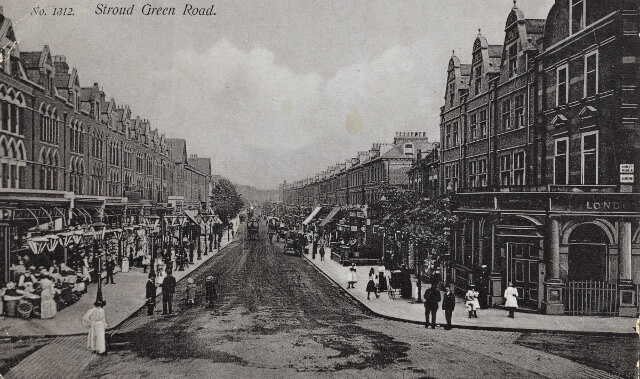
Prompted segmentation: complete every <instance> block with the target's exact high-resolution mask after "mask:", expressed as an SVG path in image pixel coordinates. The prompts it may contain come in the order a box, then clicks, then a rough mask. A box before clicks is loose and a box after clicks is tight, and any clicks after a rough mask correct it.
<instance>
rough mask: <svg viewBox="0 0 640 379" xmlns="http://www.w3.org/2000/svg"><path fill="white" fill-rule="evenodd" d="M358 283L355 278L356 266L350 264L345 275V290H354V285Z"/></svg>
mask: <svg viewBox="0 0 640 379" xmlns="http://www.w3.org/2000/svg"><path fill="white" fill-rule="evenodd" d="M357 282H358V279H357V277H356V264H355V263H351V267H349V272H348V273H347V288H356V287H355V284H356V283H357Z"/></svg>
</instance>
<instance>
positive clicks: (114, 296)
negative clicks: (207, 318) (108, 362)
mask: <svg viewBox="0 0 640 379" xmlns="http://www.w3.org/2000/svg"><path fill="white" fill-rule="evenodd" d="M232 241H233V238H230V239H227V235H226V234H224V235H223V237H222V242H221V249H222V248H224V247H225V246H227V245H228V244H229V243H231V242H232ZM218 251H219V250H214V251H213V252H209V254H208V255H204V254H203V255H202V259H200V260H198V259H197V256H196V257H194V264H190V265H189V268H186V267H185V270H184V271H177V270H176V271H174V272H173V276H174V277H175V278H176V280H177V281H179V280H180V279H182V278H184V277H185V276H187V275H188V274H189V273H191V272H192V271H193V270H195V269H196V268H198V267H199V266H200V265H202V264H203V263H204V262H206V261H207V260H208V259H209V258H211V257H213V256H214V255H215V254H217V253H218ZM147 278H148V273H144V272H143V269H142V268H137V267H133V268H132V269H131V270H129V272H118V273H116V274H115V275H114V281H115V284H104V283H103V284H102V294H103V298H104V299H105V301H106V302H107V305H106V307H105V311H106V316H107V325H108V326H109V329H112V328H114V327H116V326H117V325H119V324H120V323H121V322H123V321H124V320H126V319H127V318H128V317H129V316H131V315H132V314H134V313H135V312H137V311H138V310H139V309H140V308H141V307H143V306H144V304H145V300H146V299H145V285H146V282H147ZM97 291H98V286H97V285H96V284H95V283H92V284H90V285H89V287H88V288H87V293H86V294H84V295H83V296H82V297H81V298H80V300H78V301H77V302H76V303H74V304H72V305H70V306H68V307H66V308H63V309H62V310H60V311H59V312H58V313H57V314H56V316H55V317H54V318H51V319H45V320H43V319H38V318H31V319H27V320H23V319H20V318H12V317H4V318H0V333H1V334H0V336H1V337H3V338H12V337H47V336H71V335H78V334H86V333H87V329H86V328H85V327H84V326H83V325H82V316H84V314H85V313H86V312H87V310H89V309H90V308H92V307H93V302H94V301H95V299H96V294H97ZM161 292H162V290H161V289H160V288H158V294H160V293H161Z"/></svg>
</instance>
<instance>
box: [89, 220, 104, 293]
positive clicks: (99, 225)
mask: <svg viewBox="0 0 640 379" xmlns="http://www.w3.org/2000/svg"><path fill="white" fill-rule="evenodd" d="M106 230H107V225H106V224H105V223H103V222H96V223H93V224H91V231H92V232H93V254H94V256H97V257H98V273H97V274H98V292H97V294H96V302H102V301H103V298H102V252H100V242H101V241H102V240H103V238H104V233H105V231H106Z"/></svg>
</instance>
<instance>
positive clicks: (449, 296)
mask: <svg viewBox="0 0 640 379" xmlns="http://www.w3.org/2000/svg"><path fill="white" fill-rule="evenodd" d="M455 307H456V296H455V295H454V294H453V292H452V291H451V287H450V286H447V287H446V293H445V294H444V297H443V299H442V310H443V311H444V318H445V319H446V320H447V326H445V327H444V328H445V330H451V318H452V316H453V310H454V309H455Z"/></svg>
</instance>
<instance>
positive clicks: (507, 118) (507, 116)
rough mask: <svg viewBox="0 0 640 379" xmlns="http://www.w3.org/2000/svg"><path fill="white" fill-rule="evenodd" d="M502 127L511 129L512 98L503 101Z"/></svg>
mask: <svg viewBox="0 0 640 379" xmlns="http://www.w3.org/2000/svg"><path fill="white" fill-rule="evenodd" d="M502 129H503V130H509V129H511V100H505V101H503V102H502Z"/></svg>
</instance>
